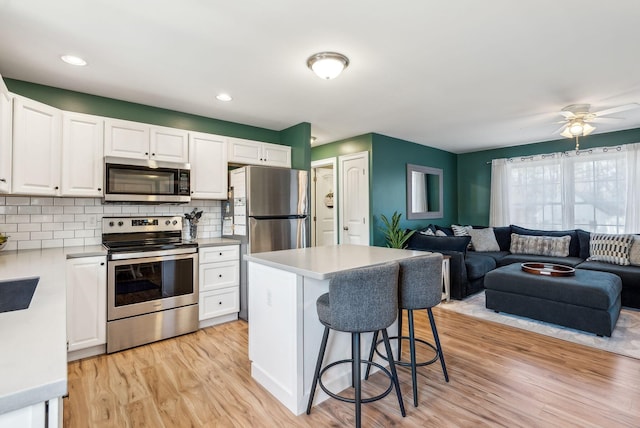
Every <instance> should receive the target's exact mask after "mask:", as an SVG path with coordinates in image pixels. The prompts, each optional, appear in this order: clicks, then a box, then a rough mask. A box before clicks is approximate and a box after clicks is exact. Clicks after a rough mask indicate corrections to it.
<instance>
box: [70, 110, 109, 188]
mask: <svg viewBox="0 0 640 428" xmlns="http://www.w3.org/2000/svg"><path fill="white" fill-rule="evenodd" d="M103 146H104V119H102V118H101V117H97V116H91V115H87V114H80V113H71V112H64V113H63V114H62V196H78V197H101V196H102V186H103V180H104V177H103V174H104V160H103V157H102V153H103V150H104V149H103Z"/></svg>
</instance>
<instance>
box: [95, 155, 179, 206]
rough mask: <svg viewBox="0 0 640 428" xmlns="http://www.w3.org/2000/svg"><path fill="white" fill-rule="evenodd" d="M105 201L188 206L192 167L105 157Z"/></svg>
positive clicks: (171, 163)
mask: <svg viewBox="0 0 640 428" xmlns="http://www.w3.org/2000/svg"><path fill="white" fill-rule="evenodd" d="M104 160H105V168H104V171H105V175H104V201H105V202H133V203H173V204H179V203H187V202H190V201H191V166H190V165H189V164H188V163H174V162H159V161H154V160H147V159H127V158H120V157H112V156H106V157H105V158H104Z"/></svg>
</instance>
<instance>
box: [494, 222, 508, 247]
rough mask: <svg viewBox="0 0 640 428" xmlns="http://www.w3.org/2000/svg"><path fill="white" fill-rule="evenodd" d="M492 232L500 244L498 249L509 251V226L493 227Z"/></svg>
mask: <svg viewBox="0 0 640 428" xmlns="http://www.w3.org/2000/svg"><path fill="white" fill-rule="evenodd" d="M493 233H494V234H495V235H496V241H498V245H499V246H500V251H509V248H511V226H502V227H494V228H493Z"/></svg>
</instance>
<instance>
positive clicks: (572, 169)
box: [491, 147, 628, 233]
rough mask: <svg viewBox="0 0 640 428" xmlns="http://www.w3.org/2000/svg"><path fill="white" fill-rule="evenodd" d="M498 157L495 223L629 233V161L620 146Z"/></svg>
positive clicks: (493, 193) (493, 189) (494, 184)
mask: <svg viewBox="0 0 640 428" xmlns="http://www.w3.org/2000/svg"><path fill="white" fill-rule="evenodd" d="M496 161H501V160H500V159H498V160H494V162H493V168H494V169H504V170H503V171H498V173H496V171H492V184H491V198H492V201H491V209H492V213H491V223H492V225H495V226H504V225H507V224H517V225H520V226H523V227H528V228H532V229H546V230H561V229H574V228H580V229H585V230H588V231H591V232H600V233H624V232H625V218H626V215H627V187H628V185H627V183H628V174H627V169H628V166H627V164H628V160H627V151H626V150H624V149H623V148H622V147H619V148H600V149H590V150H585V151H581V152H578V153H573V152H572V153H569V152H566V153H554V154H549V155H541V156H528V157H523V158H514V159H509V160H508V161H504V160H502V161H503V162H496ZM505 181H506V182H505ZM494 198H504V199H505V200H502V201H500V202H499V203H498V202H496V201H494ZM494 210H496V211H502V212H501V213H496V212H493V211H494ZM504 211H506V212H504Z"/></svg>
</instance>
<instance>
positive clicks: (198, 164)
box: [189, 132, 227, 199]
mask: <svg viewBox="0 0 640 428" xmlns="http://www.w3.org/2000/svg"><path fill="white" fill-rule="evenodd" d="M189 156H190V159H189V162H190V164H191V197H192V198H194V199H227V138H226V137H220V136H218V135H211V134H203V133H200V132H190V133H189Z"/></svg>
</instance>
